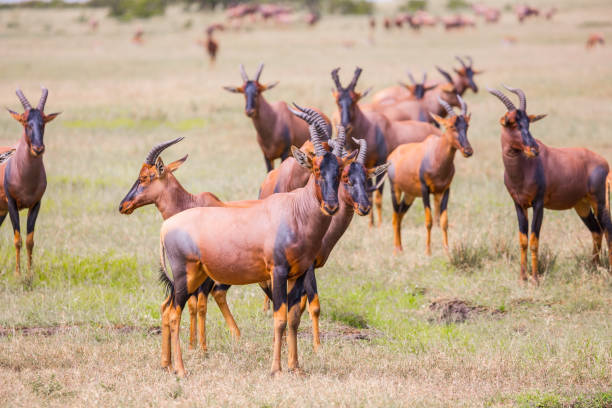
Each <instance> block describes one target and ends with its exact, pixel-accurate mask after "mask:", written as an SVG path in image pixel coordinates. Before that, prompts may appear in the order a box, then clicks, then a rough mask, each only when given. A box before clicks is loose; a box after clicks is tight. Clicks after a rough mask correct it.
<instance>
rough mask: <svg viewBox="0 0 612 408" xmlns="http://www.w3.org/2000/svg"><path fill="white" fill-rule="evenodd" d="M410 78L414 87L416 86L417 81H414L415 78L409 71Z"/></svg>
mask: <svg viewBox="0 0 612 408" xmlns="http://www.w3.org/2000/svg"><path fill="white" fill-rule="evenodd" d="M408 78H409V79H410V82H412V85H416V84H417V83H416V81H415V80H414V77H413V76H412V72H410V71H408Z"/></svg>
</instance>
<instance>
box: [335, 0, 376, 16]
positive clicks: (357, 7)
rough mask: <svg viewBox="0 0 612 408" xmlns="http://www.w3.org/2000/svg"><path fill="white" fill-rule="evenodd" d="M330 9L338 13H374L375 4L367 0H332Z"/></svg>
mask: <svg viewBox="0 0 612 408" xmlns="http://www.w3.org/2000/svg"><path fill="white" fill-rule="evenodd" d="M328 7H329V11H330V12H332V13H338V14H372V12H373V11H374V5H373V4H372V3H370V2H368V1H366V0H330V2H329V5H328Z"/></svg>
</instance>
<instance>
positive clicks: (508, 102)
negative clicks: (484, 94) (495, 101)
mask: <svg viewBox="0 0 612 408" xmlns="http://www.w3.org/2000/svg"><path fill="white" fill-rule="evenodd" d="M487 91H489V93H490V94H491V95H495V96H497V97H498V98H499V100H500V101H502V103H503V104H504V105H505V106H506V109H508V112H510V111H513V110H516V106H514V104H513V103H512V101H511V100H510V98H508V97H507V96H506V95H504V94H503V93H501V91H498V90H497V89H490V88H489V87H487Z"/></svg>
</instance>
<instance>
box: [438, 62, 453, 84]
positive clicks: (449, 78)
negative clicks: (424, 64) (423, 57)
mask: <svg viewBox="0 0 612 408" xmlns="http://www.w3.org/2000/svg"><path fill="white" fill-rule="evenodd" d="M436 69H437V70H438V72H439V73H440V74H442V76H443V77H444V78H446V80H447V81H448V82H450V83H451V84H452V83H453V78H452V77H451V76H450V74H449V73H448V72H446V71H445V70H443V69H442V68H440V67H439V66H437V65H436Z"/></svg>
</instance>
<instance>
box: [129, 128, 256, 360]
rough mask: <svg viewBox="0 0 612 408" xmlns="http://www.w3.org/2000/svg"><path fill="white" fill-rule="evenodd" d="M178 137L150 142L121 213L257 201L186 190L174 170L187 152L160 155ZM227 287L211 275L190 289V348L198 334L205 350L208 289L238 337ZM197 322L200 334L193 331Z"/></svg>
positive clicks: (167, 212) (170, 213)
mask: <svg viewBox="0 0 612 408" xmlns="http://www.w3.org/2000/svg"><path fill="white" fill-rule="evenodd" d="M181 140H183V138H182V137H179V138H176V139H174V140H170V141H167V142H164V143H160V144H158V145H155V146H153V148H152V149H151V151H150V152H149V154H147V157H146V158H145V162H144V164H143V165H142V167H141V169H140V173H139V175H138V179H137V180H136V182H135V183H134V185H133V186H132V188H130V191H129V192H128V193H127V194H126V196H125V198H124V199H123V200H122V201H121V203H120V204H119V212H120V213H121V214H127V215H129V214H132V212H134V210H135V209H137V208H139V207H143V206H145V205H149V204H155V206H156V207H157V209H158V210H159V212H160V214H161V216H162V218H163V219H164V220H166V219H168V218H170V217H171V216H173V215H174V214H177V213H179V212H181V211H184V210H186V209H188V208H193V207H226V206H232V207H235V206H238V207H242V206H248V205H250V204H252V203H256V202H257V201H256V200H253V201H237V202H230V203H224V202H222V201H221V200H219V198H217V197H216V196H215V195H214V194H212V193H208V192H203V193H200V194H197V195H194V194H190V193H189V192H187V191H186V190H185V189H184V188H183V186H182V185H181V183H179V181H178V180H177V179H176V177H174V174H173V173H174V171H175V170H177V169H178V168H179V166H181V165H182V164H183V163H184V162H185V160H187V156H185V157H183V158H181V159H179V160H177V161H174V162H172V163H169V164H167V165H166V164H164V162H163V161H162V158H161V157H160V154H161V152H163V151H164V150H165V149H167V148H168V147H170V146H172V145H174V144H176V143H178V142H180V141H181ZM228 289H229V286H228V285H222V284H218V283H214V282H213V281H212V280H211V279H210V278H207V279H206V280H205V281H204V283H203V284H202V285H201V286H200V287H199V288H198V289H197V290H196V291H195V292H194V293H190V296H189V299H188V301H187V304H188V306H189V317H190V326H189V348H195V343H196V337H198V338H199V343H200V347H201V348H202V350H204V351H205V350H206V348H207V347H206V311H207V302H208V295H209V294H210V292H211V291H212V296H213V298H214V299H215V302H216V303H217V306H219V310H221V313H222V314H223V317H224V318H225V322H226V323H227V326H228V327H229V329H230V332H231V333H232V336H233V337H234V338H236V339H237V338H239V337H240V329H238V326H237V325H236V321H235V320H234V316H232V312H231V311H230V309H229V306H228V305H227V298H226V294H227V290H228ZM196 326H197V329H198V332H199V336H197V335H196Z"/></svg>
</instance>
